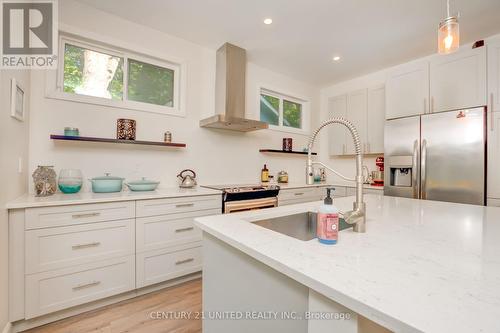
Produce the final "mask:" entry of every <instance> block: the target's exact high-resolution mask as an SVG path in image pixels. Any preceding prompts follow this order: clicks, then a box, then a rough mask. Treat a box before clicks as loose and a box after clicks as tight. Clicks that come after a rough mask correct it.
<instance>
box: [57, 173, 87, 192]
mask: <svg viewBox="0 0 500 333" xmlns="http://www.w3.org/2000/svg"><path fill="white" fill-rule="evenodd" d="M82 184H83V177H82V172H81V171H80V170H78V169H63V170H61V171H60V172H59V180H58V186H59V189H60V190H61V192H63V193H78V192H80V190H81V189H82Z"/></svg>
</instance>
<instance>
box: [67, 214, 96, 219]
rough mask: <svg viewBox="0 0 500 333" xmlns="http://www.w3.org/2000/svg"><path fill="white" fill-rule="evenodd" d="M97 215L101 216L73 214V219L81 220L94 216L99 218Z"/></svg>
mask: <svg viewBox="0 0 500 333" xmlns="http://www.w3.org/2000/svg"><path fill="white" fill-rule="evenodd" d="M99 215H101V213H85V214H74V215H73V218H74V219H83V218H85V217H95V216H99Z"/></svg>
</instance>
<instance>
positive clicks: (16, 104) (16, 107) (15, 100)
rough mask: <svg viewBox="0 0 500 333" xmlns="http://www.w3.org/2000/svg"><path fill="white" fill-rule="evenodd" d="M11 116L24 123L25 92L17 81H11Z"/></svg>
mask: <svg viewBox="0 0 500 333" xmlns="http://www.w3.org/2000/svg"><path fill="white" fill-rule="evenodd" d="M10 92H11V95H10V115H11V116H12V117H13V118H16V119H17V120H19V121H24V104H25V100H24V98H25V96H24V90H23V88H22V87H21V86H20V85H19V83H18V82H17V80H16V79H14V78H13V79H11V88H10Z"/></svg>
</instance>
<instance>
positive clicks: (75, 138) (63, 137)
mask: <svg viewBox="0 0 500 333" xmlns="http://www.w3.org/2000/svg"><path fill="white" fill-rule="evenodd" d="M50 138H51V139H52V140H63V141H86V142H106V143H124V144H131V145H146V146H162V147H177V148H184V147H186V144H185V143H174V142H170V143H169V142H159V141H158V142H157V141H141V140H118V139H106V138H92V137H86V136H66V135H54V134H51V135H50Z"/></svg>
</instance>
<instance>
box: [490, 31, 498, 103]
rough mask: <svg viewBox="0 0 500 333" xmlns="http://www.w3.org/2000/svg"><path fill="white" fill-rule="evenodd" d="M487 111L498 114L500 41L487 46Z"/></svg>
mask: <svg viewBox="0 0 500 333" xmlns="http://www.w3.org/2000/svg"><path fill="white" fill-rule="evenodd" d="M488 99H489V100H488V110H489V111H494V112H500V41H495V42H493V43H490V44H488Z"/></svg>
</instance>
